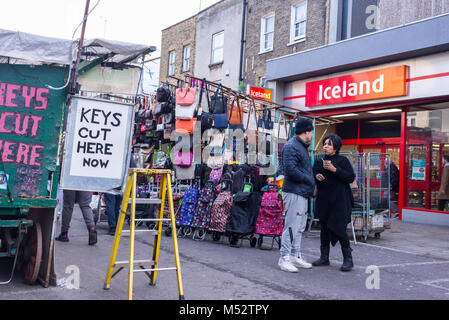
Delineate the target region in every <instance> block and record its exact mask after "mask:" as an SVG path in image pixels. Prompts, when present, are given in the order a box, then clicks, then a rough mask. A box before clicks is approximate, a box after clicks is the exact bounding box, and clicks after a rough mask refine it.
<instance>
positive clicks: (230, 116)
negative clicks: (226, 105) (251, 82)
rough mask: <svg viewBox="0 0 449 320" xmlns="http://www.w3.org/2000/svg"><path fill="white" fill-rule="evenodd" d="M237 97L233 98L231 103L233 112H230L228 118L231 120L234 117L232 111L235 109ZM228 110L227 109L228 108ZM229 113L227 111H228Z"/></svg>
mask: <svg viewBox="0 0 449 320" xmlns="http://www.w3.org/2000/svg"><path fill="white" fill-rule="evenodd" d="M236 99H237V98H234V99H233V100H232V104H231V113H230V114H229V118H228V121H229V120H231V118H232V112H233V111H234V103H235V100H236ZM226 111H227V110H226ZM226 113H227V112H226Z"/></svg>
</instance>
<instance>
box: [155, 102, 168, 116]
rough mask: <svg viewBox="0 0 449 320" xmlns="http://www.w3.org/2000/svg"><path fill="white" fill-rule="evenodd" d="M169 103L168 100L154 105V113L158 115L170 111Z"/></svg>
mask: <svg viewBox="0 0 449 320" xmlns="http://www.w3.org/2000/svg"><path fill="white" fill-rule="evenodd" d="M170 111H171V104H170V103H169V102H163V103H159V104H157V105H156V106H155V107H154V115H155V116H160V115H162V114H167V113H170Z"/></svg>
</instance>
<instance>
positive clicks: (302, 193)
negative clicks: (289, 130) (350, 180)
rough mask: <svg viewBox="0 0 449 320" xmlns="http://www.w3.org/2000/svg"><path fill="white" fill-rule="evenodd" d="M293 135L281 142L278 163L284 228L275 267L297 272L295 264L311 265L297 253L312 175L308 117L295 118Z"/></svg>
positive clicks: (311, 128) (310, 130) (307, 266)
mask: <svg viewBox="0 0 449 320" xmlns="http://www.w3.org/2000/svg"><path fill="white" fill-rule="evenodd" d="M295 134H296V135H295V137H293V138H292V139H290V140H289V141H288V142H287V143H286V145H285V146H284V150H283V153H282V167H283V171H284V176H285V180H284V184H283V186H282V198H283V202H284V214H285V222H284V231H283V233H282V240H281V257H280V259H279V262H278V265H279V268H280V269H281V270H283V271H287V272H298V268H297V267H300V268H311V267H312V265H311V264H310V263H308V262H306V261H305V260H304V259H303V258H302V256H301V240H302V233H303V232H304V230H305V227H306V223H307V208H308V199H309V198H310V197H312V196H313V191H314V189H315V179H314V177H313V170H312V164H311V161H310V157H309V152H308V150H307V149H308V148H309V143H310V142H311V141H312V138H313V125H312V122H311V121H310V120H307V119H299V120H298V122H297V123H296V126H295Z"/></svg>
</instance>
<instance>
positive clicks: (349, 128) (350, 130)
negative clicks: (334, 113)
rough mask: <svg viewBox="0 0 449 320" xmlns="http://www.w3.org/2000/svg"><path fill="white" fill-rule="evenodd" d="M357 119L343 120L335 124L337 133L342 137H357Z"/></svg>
mask: <svg viewBox="0 0 449 320" xmlns="http://www.w3.org/2000/svg"><path fill="white" fill-rule="evenodd" d="M357 132H358V120H345V121H344V122H343V123H339V124H338V125H337V134H338V135H339V136H340V137H341V138H342V139H357Z"/></svg>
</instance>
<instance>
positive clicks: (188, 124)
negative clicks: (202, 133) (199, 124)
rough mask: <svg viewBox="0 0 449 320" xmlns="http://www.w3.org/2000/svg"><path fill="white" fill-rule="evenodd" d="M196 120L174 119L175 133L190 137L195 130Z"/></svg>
mask: <svg viewBox="0 0 449 320" xmlns="http://www.w3.org/2000/svg"><path fill="white" fill-rule="evenodd" d="M195 124H196V118H193V119H189V120H184V119H176V133H179V134H183V135H186V134H189V135H192V134H193V131H194V130H195Z"/></svg>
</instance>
